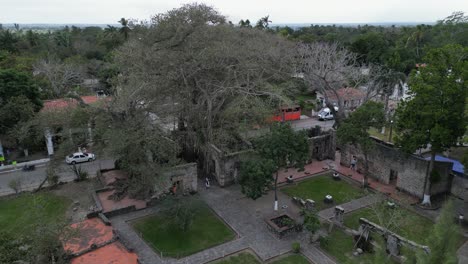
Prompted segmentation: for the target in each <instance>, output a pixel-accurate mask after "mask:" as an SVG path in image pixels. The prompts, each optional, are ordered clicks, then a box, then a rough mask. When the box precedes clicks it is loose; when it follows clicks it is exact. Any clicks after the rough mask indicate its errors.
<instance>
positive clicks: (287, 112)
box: [273, 105, 301, 122]
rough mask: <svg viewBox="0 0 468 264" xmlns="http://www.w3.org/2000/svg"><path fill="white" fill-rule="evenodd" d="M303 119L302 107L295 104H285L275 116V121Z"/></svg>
mask: <svg viewBox="0 0 468 264" xmlns="http://www.w3.org/2000/svg"><path fill="white" fill-rule="evenodd" d="M299 119H301V108H300V107H299V106H298V105H293V106H283V107H281V109H279V110H278V112H277V113H276V114H275V116H273V120H274V121H278V122H282V121H291V120H299Z"/></svg>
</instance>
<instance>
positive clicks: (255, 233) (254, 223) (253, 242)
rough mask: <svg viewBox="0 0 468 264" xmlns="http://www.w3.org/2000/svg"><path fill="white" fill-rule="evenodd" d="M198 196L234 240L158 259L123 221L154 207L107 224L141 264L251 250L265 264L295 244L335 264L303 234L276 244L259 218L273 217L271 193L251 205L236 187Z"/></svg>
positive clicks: (293, 211) (324, 263) (284, 204)
mask: <svg viewBox="0 0 468 264" xmlns="http://www.w3.org/2000/svg"><path fill="white" fill-rule="evenodd" d="M199 195H200V197H201V198H202V199H203V200H204V201H205V202H206V203H207V204H208V205H209V206H210V207H211V208H212V209H213V210H214V211H215V213H216V214H218V215H219V216H220V217H221V218H222V219H224V221H225V222H226V223H227V224H228V225H229V226H230V227H231V228H232V229H233V230H234V231H235V232H236V233H237V235H238V238H237V239H235V240H232V241H230V242H227V243H224V244H221V245H219V246H216V247H213V248H210V249H207V250H204V251H201V252H198V253H195V254H193V255H190V256H188V257H185V258H182V259H172V258H161V256H159V255H158V254H157V253H155V252H154V251H153V250H152V249H151V247H150V246H148V245H147V244H146V243H145V242H144V241H143V240H142V239H141V238H140V236H139V235H138V234H137V233H136V232H135V231H134V230H133V228H132V227H131V226H130V225H129V224H128V223H127V221H130V220H133V219H137V218H140V217H143V216H146V215H151V214H154V213H157V212H158V211H159V208H158V207H151V208H147V209H144V210H141V211H136V212H132V213H129V214H125V215H121V216H116V217H113V218H111V222H112V225H113V226H114V228H115V229H116V230H117V231H118V233H119V235H120V236H121V239H122V240H123V241H124V243H126V244H127V245H129V246H130V247H131V248H133V249H134V250H135V252H136V253H137V254H138V256H139V260H140V262H141V263H142V264H145V263H148V264H149V263H151V264H153V263H164V264H165V263H168V264H169V263H170V264H186V263H187V264H188V263H190V264H196V263H207V262H209V261H213V260H217V259H220V258H223V257H225V256H227V255H230V254H232V253H235V252H238V251H241V250H244V249H251V250H253V251H254V252H255V253H256V254H257V255H258V256H259V257H260V258H261V259H262V260H263V261H266V260H269V259H271V258H273V257H277V256H280V255H282V254H285V253H288V252H289V251H291V244H292V243H293V242H295V241H299V242H300V243H301V246H302V251H303V254H304V255H305V256H306V257H308V258H309V259H310V260H312V261H313V262H314V263H315V264H336V262H335V261H334V260H333V259H331V258H330V257H328V256H327V255H326V254H324V253H323V252H322V251H320V250H319V249H318V248H316V247H314V246H313V245H311V244H309V243H308V235H307V234H306V233H305V232H304V233H301V234H298V235H295V236H291V237H286V238H283V239H281V240H280V239H278V238H276V237H275V236H274V235H273V234H272V233H271V232H270V231H269V230H268V229H267V226H266V224H265V222H264V219H263V216H264V215H268V213H273V210H272V209H273V195H274V194H273V192H269V193H268V194H267V195H265V196H263V197H261V198H259V199H257V200H256V201H255V202H254V201H252V200H251V199H248V198H245V197H244V195H242V193H241V192H240V186H230V187H227V188H219V187H216V186H213V187H212V188H210V189H208V190H205V189H203V190H200V191H199ZM278 200H279V204H280V207H281V210H282V211H285V212H287V213H288V214H290V215H292V216H298V213H299V210H298V208H297V207H296V206H294V205H293V204H292V203H291V199H290V198H289V197H288V196H286V195H284V194H283V193H281V192H278Z"/></svg>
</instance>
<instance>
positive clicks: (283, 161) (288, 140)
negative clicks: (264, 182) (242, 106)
mask: <svg viewBox="0 0 468 264" xmlns="http://www.w3.org/2000/svg"><path fill="white" fill-rule="evenodd" d="M255 149H256V151H257V152H258V153H259V155H260V156H261V157H262V158H264V159H266V160H270V161H272V162H273V164H274V166H275V168H274V169H275V171H276V173H275V203H274V210H275V211H277V210H278V173H279V169H280V168H285V167H287V166H295V167H298V168H303V166H304V164H305V162H306V160H307V159H308V158H309V145H308V143H307V134H306V133H305V131H299V132H296V131H294V130H293V129H292V127H291V126H290V125H289V124H287V123H276V124H274V125H273V126H272V127H271V129H270V132H269V133H268V134H266V135H264V136H262V137H261V138H260V139H259V140H258V141H257V142H256V143H255Z"/></svg>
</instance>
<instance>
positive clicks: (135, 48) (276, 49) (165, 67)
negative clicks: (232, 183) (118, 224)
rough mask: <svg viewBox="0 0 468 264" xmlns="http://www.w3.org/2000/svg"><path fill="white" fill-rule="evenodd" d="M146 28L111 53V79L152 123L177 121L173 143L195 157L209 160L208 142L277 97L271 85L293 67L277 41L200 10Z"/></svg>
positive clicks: (230, 135) (163, 17)
mask: <svg viewBox="0 0 468 264" xmlns="http://www.w3.org/2000/svg"><path fill="white" fill-rule="evenodd" d="M151 23H152V24H151V26H150V27H148V28H147V29H146V30H142V31H140V32H139V33H138V35H136V34H137V33H135V36H136V37H135V38H134V39H132V40H130V41H128V42H127V43H125V44H124V45H123V46H122V47H121V48H120V49H119V52H118V54H117V56H116V63H118V65H120V72H121V77H120V79H119V80H120V81H121V82H123V83H129V84H131V85H125V86H122V87H123V88H122V89H131V91H128V94H129V95H131V97H130V98H132V100H136V102H135V103H137V101H138V100H140V101H142V100H144V102H145V103H144V104H142V106H141V107H145V108H146V110H147V111H149V112H151V113H153V114H155V115H156V116H158V118H160V120H164V118H172V119H171V120H173V119H174V118H177V119H178V130H179V131H178V134H179V135H180V138H181V142H182V143H183V144H184V147H187V148H190V150H193V151H194V152H195V153H197V154H200V155H199V157H201V158H203V157H209V156H210V155H211V153H210V151H211V150H212V148H211V144H216V145H218V146H219V145H223V144H224V145H227V144H226V143H227V142H226V139H228V140H230V139H234V138H236V134H237V133H238V130H239V127H240V125H239V124H240V123H241V122H242V121H243V120H244V117H245V116H246V115H245V113H246V112H248V113H249V114H252V115H254V116H258V115H259V113H263V112H262V111H257V109H259V108H261V109H265V108H268V107H271V105H273V104H274V103H273V102H274V100H276V102H277V101H279V100H282V99H283V96H282V93H281V88H279V87H278V85H276V84H278V83H281V82H282V81H283V80H284V79H286V78H290V76H291V75H292V73H293V68H292V56H291V50H292V49H291V48H292V47H291V46H290V44H289V43H287V42H286V41H285V40H283V39H282V38H280V37H278V36H275V35H272V34H268V33H266V32H263V31H258V30H251V29H248V28H239V27H232V26H230V25H228V24H227V23H226V19H225V17H224V16H222V15H221V14H219V13H218V12H217V11H216V10H214V9H213V8H212V7H209V6H206V5H203V4H190V5H184V6H183V7H181V8H178V9H174V10H171V11H169V12H167V13H165V14H158V15H156V16H154V17H153V18H152V20H151ZM171 124H172V122H171ZM204 160H205V161H207V162H208V161H209V158H206V159H204ZM208 166H209V164H205V166H203V167H204V168H205V169H206V168H208Z"/></svg>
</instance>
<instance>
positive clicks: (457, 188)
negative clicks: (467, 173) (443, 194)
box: [450, 176, 468, 201]
mask: <svg viewBox="0 0 468 264" xmlns="http://www.w3.org/2000/svg"><path fill="white" fill-rule="evenodd" d="M450 193H451V194H452V195H454V196H456V197H458V198H460V199H463V200H465V201H468V179H467V178H463V177H460V176H454V177H453V180H452V188H451V189H450Z"/></svg>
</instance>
